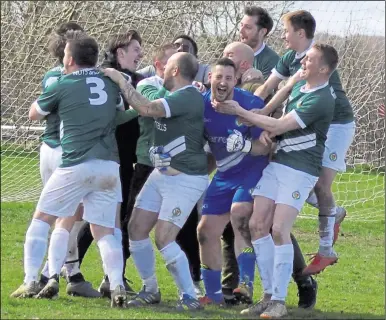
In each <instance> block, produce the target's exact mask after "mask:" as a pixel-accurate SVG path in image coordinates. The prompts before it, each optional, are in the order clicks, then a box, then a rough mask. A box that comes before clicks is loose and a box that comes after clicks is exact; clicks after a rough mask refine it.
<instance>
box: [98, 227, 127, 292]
mask: <svg viewBox="0 0 386 320" xmlns="http://www.w3.org/2000/svg"><path fill="white" fill-rule="evenodd" d="M97 244H98V247H99V251H100V254H101V257H102V262H103V264H104V268H105V272H106V274H107V276H108V277H109V281H110V290H114V289H115V288H116V287H117V286H118V285H121V286H124V284H123V279H122V271H123V253H122V244H121V243H120V242H118V240H117V239H116V238H115V237H114V236H113V235H112V234H109V235H107V236H104V237H103V238H102V239H100V240H99V241H98V243H97Z"/></svg>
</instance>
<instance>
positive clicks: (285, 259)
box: [271, 243, 294, 302]
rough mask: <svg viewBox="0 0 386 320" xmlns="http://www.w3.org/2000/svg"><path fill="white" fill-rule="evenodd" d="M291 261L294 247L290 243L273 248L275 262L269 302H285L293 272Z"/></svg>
mask: <svg viewBox="0 0 386 320" xmlns="http://www.w3.org/2000/svg"><path fill="white" fill-rule="evenodd" d="M293 261H294V246H293V245H292V243H291V244H284V245H281V246H275V262H274V267H273V281H272V283H273V294H272V297H271V300H277V301H283V302H284V301H285V298H286V297H287V290H288V285H289V283H290V280H291V275H292V271H293Z"/></svg>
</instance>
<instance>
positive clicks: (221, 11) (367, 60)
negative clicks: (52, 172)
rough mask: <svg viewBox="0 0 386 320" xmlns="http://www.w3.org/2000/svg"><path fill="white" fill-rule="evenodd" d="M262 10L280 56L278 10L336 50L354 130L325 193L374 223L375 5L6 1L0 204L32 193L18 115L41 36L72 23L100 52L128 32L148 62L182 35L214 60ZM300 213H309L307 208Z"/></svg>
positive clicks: (23, 124) (27, 145)
mask: <svg viewBox="0 0 386 320" xmlns="http://www.w3.org/2000/svg"><path fill="white" fill-rule="evenodd" d="M251 4H253V5H258V6H262V7H264V8H266V9H267V10H268V11H269V12H270V14H271V15H272V17H273V18H274V21H275V26H274V30H273V31H272V32H271V34H270V36H269V38H268V39H267V42H268V44H269V45H270V46H271V47H273V48H274V49H275V50H276V51H277V52H278V53H279V54H283V53H284V48H283V45H282V40H281V38H280V36H281V24H280V23H277V22H278V21H279V18H280V16H281V15H282V14H283V13H286V12H288V11H292V10H296V9H305V10H308V11H310V12H311V13H312V14H313V15H314V17H315V19H316V22H317V28H316V38H317V39H319V40H322V41H324V42H327V43H329V44H331V45H333V46H335V48H336V49H337V50H338V52H339V55H340V64H339V72H340V75H341V78H342V82H343V86H344V88H345V90H346V92H347V95H348V97H349V99H350V101H351V103H352V105H353V108H354V112H355V117H356V124H357V131H356V136H355V139H354V143H353V145H352V147H351V148H350V151H349V154H348V158H347V164H348V171H347V172H346V173H345V174H340V175H338V176H337V178H336V182H335V185H334V190H335V196H336V200H337V203H338V204H339V205H343V206H345V207H346V208H347V209H348V210H349V214H350V217H351V218H352V219H361V220H382V219H384V167H385V144H384V138H385V121H384V119H380V118H379V117H378V115H377V109H378V107H379V105H381V104H383V103H384V99H385V3H384V2H382V1H369V2H365V1H316V2H313V1H253V2H249V1H178V2H177V1H142V2H139V1H138V2H137V1H135V2H134V1H90V2H88V1H61V2H57V1H12V2H3V3H2V4H1V71H2V72H1V144H2V145H1V161H2V162H1V191H2V192H1V196H2V201H3V202H4V201H36V200H37V199H38V197H39V194H40V191H41V189H42V184H41V180H40V175H39V145H40V142H39V138H40V136H41V134H42V132H43V130H44V122H42V123H40V124H39V123H36V122H31V121H29V120H28V109H29V106H30V105H31V103H32V102H33V101H34V99H36V98H37V96H38V95H39V93H40V90H41V85H40V83H41V80H42V77H43V75H44V73H45V72H46V71H47V70H48V69H50V68H52V67H53V66H54V64H55V60H54V59H52V58H51V57H50V56H49V54H48V52H47V50H46V45H47V39H48V35H49V34H50V32H51V31H52V30H53V29H55V28H56V27H57V26H58V25H59V24H61V23H63V22H66V21H69V20H72V21H77V22H78V23H80V24H81V25H82V26H83V27H84V28H85V29H86V31H87V32H88V33H89V34H91V35H92V36H94V37H96V38H97V40H98V42H99V44H100V48H101V56H100V59H102V57H103V49H104V47H105V44H106V41H107V39H108V38H109V36H110V35H112V34H114V33H117V32H123V31H126V30H128V29H136V30H138V31H139V32H140V34H141V36H142V38H143V47H144V50H145V57H144V59H143V61H142V65H141V67H143V66H146V65H148V64H149V63H150V57H151V53H152V51H153V49H154V48H155V47H157V46H159V45H161V44H164V43H166V42H169V41H171V40H172V39H173V37H175V36H176V35H178V34H181V33H186V34H188V35H190V36H192V37H193V38H194V39H195V40H196V41H197V43H198V47H199V53H198V55H199V59H200V60H201V61H202V62H206V63H209V62H212V61H214V60H215V59H217V58H219V57H220V56H221V54H222V50H223V48H224V47H225V46H226V44H227V43H229V42H231V41H233V40H237V34H238V33H237V29H238V24H239V22H240V20H241V18H242V16H243V9H244V7H245V6H246V5H251ZM304 216H305V217H312V216H315V215H314V214H312V213H311V211H309V210H308V209H306V210H305V212H304Z"/></svg>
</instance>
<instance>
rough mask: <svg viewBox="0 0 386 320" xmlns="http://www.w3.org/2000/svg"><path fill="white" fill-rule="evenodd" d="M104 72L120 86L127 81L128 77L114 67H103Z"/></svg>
mask: <svg viewBox="0 0 386 320" xmlns="http://www.w3.org/2000/svg"><path fill="white" fill-rule="evenodd" d="M101 71H102V73H103V74H104V75H105V76H107V77H109V78H110V79H111V80H113V81H114V82H115V83H116V84H117V85H119V86H120V87H121V86H122V85H124V84H125V83H126V79H125V78H124V76H123V75H122V73H120V72H119V71H118V70H116V69H114V68H105V69H101Z"/></svg>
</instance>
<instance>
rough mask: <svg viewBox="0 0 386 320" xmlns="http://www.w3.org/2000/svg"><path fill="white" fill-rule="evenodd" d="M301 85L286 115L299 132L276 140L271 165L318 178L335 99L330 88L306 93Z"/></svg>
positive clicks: (290, 133) (297, 88)
mask: <svg viewBox="0 0 386 320" xmlns="http://www.w3.org/2000/svg"><path fill="white" fill-rule="evenodd" d="M303 84H304V81H303V82H300V83H298V84H297V85H296V86H295V87H294V88H293V89H292V92H291V95H290V96H289V98H288V102H287V105H286V108H285V114H288V113H290V114H292V115H293V116H294V117H295V118H296V121H297V122H298V124H299V125H300V126H301V128H300V129H296V130H292V131H288V132H286V133H283V134H282V135H281V136H279V137H277V138H278V142H277V146H276V150H275V153H274V156H273V161H275V162H277V163H280V164H283V165H286V166H288V167H291V168H293V169H295V170H299V171H303V172H305V173H308V174H310V175H312V176H315V177H319V174H320V170H321V168H322V158H323V153H324V143H325V141H326V139H327V131H328V128H329V126H330V123H331V120H332V118H333V115H334V96H333V93H332V92H331V90H330V86H329V84H328V83H327V82H326V83H325V84H324V85H322V86H320V87H318V88H313V89H310V90H306V89H305V86H304V85H303Z"/></svg>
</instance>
